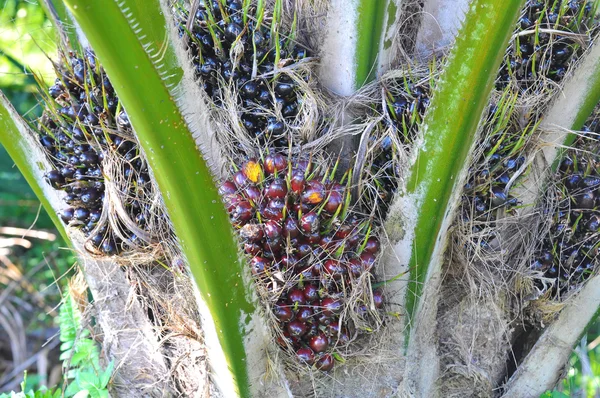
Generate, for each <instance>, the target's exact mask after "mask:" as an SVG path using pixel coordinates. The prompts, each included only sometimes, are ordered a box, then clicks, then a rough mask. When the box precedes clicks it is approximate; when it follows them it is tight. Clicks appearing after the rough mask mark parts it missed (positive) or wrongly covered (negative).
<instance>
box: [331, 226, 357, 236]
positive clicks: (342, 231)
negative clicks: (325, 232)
mask: <svg viewBox="0 0 600 398" xmlns="http://www.w3.org/2000/svg"><path fill="white" fill-rule="evenodd" d="M352 229H353V227H352V225H350V224H342V225H340V227H339V228H338V229H337V231H335V238H336V239H346V238H347V237H348V235H350V233H351V232H352Z"/></svg>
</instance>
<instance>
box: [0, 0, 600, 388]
mask: <svg viewBox="0 0 600 398" xmlns="http://www.w3.org/2000/svg"><path fill="white" fill-rule="evenodd" d="M42 5H43V6H44V8H45V9H46V11H47V13H48V15H49V17H50V18H51V19H52V20H53V22H54V24H55V26H56V28H57V31H58V32H59V34H58V35H57V40H59V41H60V46H59V47H60V51H59V54H57V56H56V58H55V59H54V66H55V71H56V81H55V84H54V85H52V86H51V87H41V88H40V94H39V98H40V102H41V103H42V106H43V108H44V112H43V115H42V116H41V117H40V118H39V119H38V120H35V121H31V122H25V121H24V120H23V119H21V117H20V116H19V115H17V114H16V112H15V111H14V109H13V108H12V107H11V106H10V104H8V102H7V100H6V99H5V98H4V97H2V106H1V107H0V122H1V124H2V128H1V129H0V139H1V142H2V144H3V145H4V146H5V147H6V148H7V149H8V151H9V153H10V155H11V156H12V157H13V159H14V161H15V163H16V164H17V165H18V166H19V168H20V169H21V170H22V172H23V173H24V174H25V176H26V178H27V179H28V181H29V183H30V184H31V186H32V187H33V188H34V190H35V191H36V192H37V194H38V196H39V197H40V199H41V200H42V202H43V203H44V205H45V206H46V209H47V210H48V212H50V213H51V214H53V215H59V216H55V221H56V224H57V227H58V228H59V229H60V230H61V231H62V233H63V234H64V236H65V237H66V238H68V241H69V242H70V243H71V245H72V247H73V249H74V250H76V251H77V252H78V254H79V259H80V262H79V266H80V269H81V270H82V271H83V273H84V274H85V276H86V279H87V284H88V286H89V289H90V291H91V296H92V297H93V298H94V303H93V306H92V307H90V309H89V311H90V313H91V314H92V322H93V324H94V325H95V327H97V328H99V329H100V330H102V334H103V336H104V339H103V340H102V344H103V350H102V353H103V355H104V356H105V359H106V360H107V361H114V363H115V368H114V369H115V370H114V373H113V376H112V379H111V382H110V383H109V389H110V390H111V393H112V394H113V395H114V396H135V397H138V396H212V395H214V396H223V397H236V396H241V397H265V396H269V397H271V396H273V397H278V396H294V397H305V396H306V397H308V396H319V397H392V396H411V397H436V396H440V397H441V396H460V397H465V396H506V397H537V396H539V395H540V394H542V393H544V392H545V391H546V390H549V389H552V388H553V387H554V385H555V384H556V383H557V382H558V380H559V378H560V376H561V369H562V368H563V366H564V365H565V363H566V361H567V359H568V358H569V354H570V352H571V350H572V348H573V346H574V344H575V343H576V342H577V341H578V340H579V338H580V335H581V334H582V333H583V332H584V330H585V329H586V327H587V325H588V324H589V323H590V321H592V320H593V319H594V316H595V314H596V313H597V311H598V309H599V308H600V307H599V306H600V276H597V273H598V268H599V265H600V264H599V260H598V259H599V256H598V251H599V250H600V231H599V225H600V213H599V209H600V145H599V144H598V137H599V135H598V134H600V125H599V123H598V120H599V118H600V113H599V111H598V108H597V105H598V102H599V101H600V43H599V42H598V40H600V39H599V38H598V33H599V31H600V29H599V26H600V24H599V23H600V15H599V12H598V11H599V7H598V6H599V1H591V0H590V1H585V0H539V1H538V0H527V1H525V0H504V1H498V0H424V1H423V0H418V1H417V0H346V1H342V0H269V1H267V0H144V1H140V0H119V1H117V0H45V1H44V2H43V4H42Z"/></svg>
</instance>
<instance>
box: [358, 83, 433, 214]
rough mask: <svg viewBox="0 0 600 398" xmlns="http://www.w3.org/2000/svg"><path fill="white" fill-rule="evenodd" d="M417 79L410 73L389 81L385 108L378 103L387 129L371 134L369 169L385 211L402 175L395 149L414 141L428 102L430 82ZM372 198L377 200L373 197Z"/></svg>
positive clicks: (383, 124)
mask: <svg viewBox="0 0 600 398" xmlns="http://www.w3.org/2000/svg"><path fill="white" fill-rule="evenodd" d="M415 80H416V79H413V78H412V77H411V76H404V77H402V78H399V79H394V80H393V82H391V83H390V84H386V85H385V87H384V95H385V105H386V106H385V109H382V106H381V104H379V105H378V106H377V112H378V113H379V114H381V115H383V119H382V122H381V127H382V128H383V130H384V131H385V130H387V131H388V133H385V134H383V135H382V136H380V135H377V134H375V135H372V136H371V137H370V141H371V142H370V145H369V146H370V147H371V148H373V160H372V162H371V170H370V173H371V174H372V176H373V178H372V181H373V183H374V184H375V192H377V197H378V199H379V200H378V205H379V206H381V207H382V209H383V214H386V213H387V208H388V207H389V205H390V202H391V200H392V198H393V197H394V194H395V193H396V190H397V188H398V179H399V177H400V171H399V170H398V163H397V162H396V161H394V149H395V147H396V145H407V144H410V143H412V142H413V141H414V139H415V138H416V135H417V132H418V130H419V126H420V124H421V121H422V120H423V116H424V115H425V112H426V110H427V107H428V106H429V96H430V89H429V86H428V85H427V84H424V83H419V82H415ZM392 136H393V137H394V138H392ZM369 200H370V201H371V202H374V200H373V198H370V199H369Z"/></svg>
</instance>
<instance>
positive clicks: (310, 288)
mask: <svg viewBox="0 0 600 398" xmlns="http://www.w3.org/2000/svg"><path fill="white" fill-rule="evenodd" d="M302 292H303V293H304V297H305V298H306V301H307V302H309V303H312V302H313V301H315V300H318V299H319V288H318V287H316V286H315V285H313V284H311V283H307V284H306V285H304V289H303V291H302Z"/></svg>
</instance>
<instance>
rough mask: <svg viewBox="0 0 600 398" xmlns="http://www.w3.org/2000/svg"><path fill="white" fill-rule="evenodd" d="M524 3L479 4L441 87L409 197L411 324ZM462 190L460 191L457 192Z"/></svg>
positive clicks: (519, 0)
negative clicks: (411, 211)
mask: <svg viewBox="0 0 600 398" xmlns="http://www.w3.org/2000/svg"><path fill="white" fill-rule="evenodd" d="M522 3H523V1H522V0H510V1H508V2H497V1H494V0H475V1H473V2H472V4H471V8H470V10H469V12H468V13H467V15H466V17H465V21H464V23H463V27H462V28H461V30H460V31H459V33H458V35H457V39H456V43H455V45H454V46H453V49H452V53H451V55H450V57H449V59H448V61H447V64H446V66H445V69H444V71H443V73H442V75H441V77H440V80H439V82H438V83H437V86H436V89H435V92H434V95H433V99H432V102H431V107H430V109H429V111H428V113H427V115H426V117H425V120H424V125H423V128H424V131H425V132H424V142H423V144H422V146H421V147H420V149H419V152H418V154H417V158H416V161H415V163H414V166H413V167H412V169H411V170H410V173H409V179H408V184H407V192H406V196H407V197H410V198H413V199H414V200H415V203H416V214H415V219H413V220H411V222H413V225H411V226H410V227H411V228H414V241H413V248H412V253H411V260H410V263H409V266H410V269H411V275H410V282H409V287H408V293H407V298H406V308H407V312H408V314H409V317H410V318H411V319H413V318H414V314H415V311H416V310H417V307H418V304H419V298H420V295H421V292H422V291H423V286H424V284H425V283H426V280H427V278H426V277H427V275H428V273H429V271H430V266H431V264H430V262H431V260H432V255H433V253H434V249H435V247H436V245H438V244H440V243H441V242H440V241H439V239H440V234H441V233H443V231H442V224H443V221H444V219H445V218H446V217H447V216H448V215H449V212H450V210H452V209H451V208H449V205H450V198H451V196H452V194H453V193H454V190H455V188H457V187H456V182H457V181H458V179H459V177H460V174H461V172H462V169H463V166H464V164H465V160H466V159H467V156H468V152H469V149H470V148H471V146H472V144H473V142H474V139H475V133H476V131H477V126H478V124H479V120H480V117H481V114H482V112H483V110H484V107H485V106H486V104H487V101H488V97H489V94H490V92H491V89H492V86H493V82H494V79H495V76H496V71H497V70H498V67H499V65H500V62H501V60H502V57H503V56H504V49H505V48H506V44H507V42H508V38H509V35H510V33H511V32H512V29H513V26H514V22H515V20H516V18H517V15H518V14H519V12H520V9H521V5H522ZM458 188H459V187H458Z"/></svg>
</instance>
